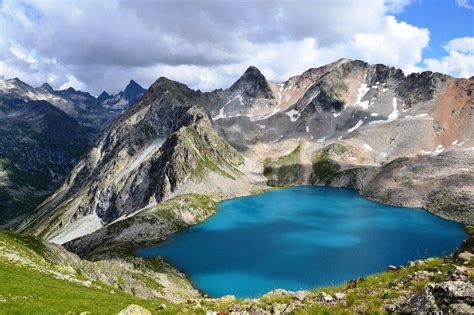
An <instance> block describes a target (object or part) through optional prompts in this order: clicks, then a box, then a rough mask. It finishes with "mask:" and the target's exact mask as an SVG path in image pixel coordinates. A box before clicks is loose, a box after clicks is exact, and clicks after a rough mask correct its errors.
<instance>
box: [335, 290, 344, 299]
mask: <svg viewBox="0 0 474 315" xmlns="http://www.w3.org/2000/svg"><path fill="white" fill-rule="evenodd" d="M334 298H335V299H336V300H344V299H345V298H346V294H345V293H342V292H337V293H336V294H334Z"/></svg>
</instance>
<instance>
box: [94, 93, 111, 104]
mask: <svg viewBox="0 0 474 315" xmlns="http://www.w3.org/2000/svg"><path fill="white" fill-rule="evenodd" d="M110 97H111V95H110V94H109V93H107V92H106V91H102V93H100V95H99V96H98V97H97V100H98V101H99V102H103V101H105V100H106V99H109V98H110Z"/></svg>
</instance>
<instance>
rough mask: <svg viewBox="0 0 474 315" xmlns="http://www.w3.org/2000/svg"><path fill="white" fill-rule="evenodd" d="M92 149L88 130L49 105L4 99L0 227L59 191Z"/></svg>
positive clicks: (1, 105)
mask: <svg viewBox="0 0 474 315" xmlns="http://www.w3.org/2000/svg"><path fill="white" fill-rule="evenodd" d="M88 145H89V140H88V135H87V130H86V129H85V128H84V127H82V126H80V125H79V124H78V123H77V122H76V121H75V120H74V119H73V118H71V117H69V116H68V115H67V114H66V113H64V112H63V111H61V110H60V109H58V108H56V107H55V106H53V105H51V104H50V103H48V102H46V101H24V100H21V99H8V98H5V97H1V96H0V209H1V210H0V225H1V224H4V223H6V222H7V221H9V220H11V219H14V218H16V217H18V216H21V215H23V214H26V213H27V212H28V211H31V210H32V209H33V208H34V207H35V206H36V205H38V204H39V203H40V202H41V201H42V200H43V199H44V198H45V197H47V196H48V195H49V194H50V193H51V192H52V191H53V190H54V189H56V188H57V186H58V185H59V184H60V183H61V181H62V180H63V178H64V176H65V175H66V174H67V173H68V172H69V171H70V169H71V168H72V166H73V165H75V164H76V162H77V161H78V159H79V157H80V156H81V155H82V154H83V153H84V152H85V150H86V149H87V147H88Z"/></svg>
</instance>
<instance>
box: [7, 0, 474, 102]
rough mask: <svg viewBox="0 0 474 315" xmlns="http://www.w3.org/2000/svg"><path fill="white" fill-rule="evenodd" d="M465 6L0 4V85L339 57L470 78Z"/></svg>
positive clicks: (192, 77) (473, 31)
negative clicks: (13, 80) (3, 81)
mask: <svg viewBox="0 0 474 315" xmlns="http://www.w3.org/2000/svg"><path fill="white" fill-rule="evenodd" d="M470 1H471V0H385V1H383V0H350V1H349V0H320V1H314V0H307V1H306V0H286V1H280V0H273V1H270V0H268V1H264V0H262V1H247V0H235V1H230V0H224V1H222V0H221V1H217V0H216V1H211V0H194V1H192V0H180V1H172V0H163V1H151V0H150V1H146V0H142V1H133V0H101V1H96V0H93V1H92V0H91V1H89V0H82V1H68V0H64V1H60V0H51V1H49V0H28V1H22V0H0V79H1V78H5V79H7V78H12V77H19V78H20V79H22V80H24V81H25V82H27V83H30V84H32V85H34V86H36V85H40V84H41V83H42V82H49V83H50V84H51V85H52V86H53V87H54V88H66V87H69V86H73V87H75V88H77V89H82V90H86V91H90V92H92V93H95V94H99V93H100V92H101V91H102V90H107V91H108V92H117V91H119V90H121V89H123V88H124V86H125V85H126V84H127V83H128V81H130V79H135V80H136V81H137V82H139V83H140V84H142V85H143V86H145V87H148V86H149V85H150V84H151V83H152V82H153V81H154V80H156V79H157V78H158V77H160V76H166V77H168V78H171V79H174V80H178V81H181V82H184V83H186V84H188V85H189V86H190V87H193V88H200V89H202V90H211V89H214V88H220V87H222V88H225V87H227V86H229V85H230V84H231V83H232V82H233V81H234V80H236V79H237V78H238V77H239V76H240V75H241V74H242V72H243V71H245V69H246V68H247V67H248V66H249V65H255V66H257V67H258V68H259V69H260V70H261V71H262V72H263V73H264V74H265V75H266V76H267V78H269V79H271V80H274V81H284V80H286V79H287V78H288V77H289V76H292V75H295V74H298V73H301V72H303V71H305V70H307V69H308V68H311V67H317V66H321V65H324V64H326V63H329V62H332V61H335V60H337V59H339V58H342V57H345V58H353V59H356V58H357V59H362V60H365V61H367V62H370V63H385V64H388V65H391V66H395V67H399V68H401V69H403V70H404V71H405V72H406V73H410V72H414V71H423V70H432V71H440V72H444V73H448V74H451V75H453V76H456V77H469V76H472V75H474V8H473V6H474V3H471V2H470Z"/></svg>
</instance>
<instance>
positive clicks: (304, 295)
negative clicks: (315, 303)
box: [291, 290, 309, 301]
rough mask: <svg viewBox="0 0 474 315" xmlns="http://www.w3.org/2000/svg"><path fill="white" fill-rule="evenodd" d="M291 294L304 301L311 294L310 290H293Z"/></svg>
mask: <svg viewBox="0 0 474 315" xmlns="http://www.w3.org/2000/svg"><path fill="white" fill-rule="evenodd" d="M291 295H293V296H294V297H295V298H296V299H297V300H298V301H303V300H304V299H306V298H307V297H308V295H309V293H308V291H302V290H300V291H295V292H292V293H291Z"/></svg>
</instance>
